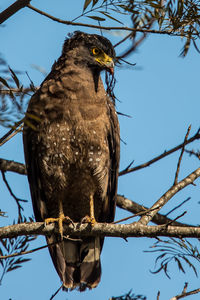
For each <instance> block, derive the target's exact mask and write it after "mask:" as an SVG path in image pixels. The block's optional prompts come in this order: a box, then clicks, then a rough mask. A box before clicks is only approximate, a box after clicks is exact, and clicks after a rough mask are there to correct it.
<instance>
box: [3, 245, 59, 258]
mask: <svg viewBox="0 0 200 300" xmlns="http://www.w3.org/2000/svg"><path fill="white" fill-rule="evenodd" d="M56 244H57V243H51V244H48V245H44V246H41V247H38V248H35V249H32V250H29V251H22V252H19V253H18V252H17V253H13V254H9V255H4V256H0V259H7V258H10V257H16V256H21V255H26V254H30V253H34V252H36V251H39V250H42V249H45V248H47V247H49V246H52V245H56Z"/></svg>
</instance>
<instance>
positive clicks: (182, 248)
mask: <svg viewBox="0 0 200 300" xmlns="http://www.w3.org/2000/svg"><path fill="white" fill-rule="evenodd" d="M151 248H152V249H153V250H148V251H145V252H150V253H161V254H160V255H159V256H158V257H157V258H156V260H155V265H156V264H160V265H159V267H158V268H157V269H156V270H155V271H152V273H154V274H155V273H159V272H160V271H162V270H163V271H164V273H165V275H166V276H167V277H168V278H170V276H169V272H168V269H169V264H170V263H173V262H174V263H175V264H176V265H177V266H178V269H179V271H181V272H183V273H185V268H184V264H186V265H188V266H189V267H190V268H192V270H193V271H194V273H195V275H196V276H197V274H198V273H197V268H196V267H195V266H194V264H193V263H192V262H191V260H190V259H194V260H195V261H197V262H198V263H200V252H199V250H198V248H197V247H196V246H193V245H192V244H191V243H190V242H189V241H188V240H186V239H174V238H170V239H168V240H161V239H158V240H157V242H156V243H155V244H154V245H153V246H151Z"/></svg>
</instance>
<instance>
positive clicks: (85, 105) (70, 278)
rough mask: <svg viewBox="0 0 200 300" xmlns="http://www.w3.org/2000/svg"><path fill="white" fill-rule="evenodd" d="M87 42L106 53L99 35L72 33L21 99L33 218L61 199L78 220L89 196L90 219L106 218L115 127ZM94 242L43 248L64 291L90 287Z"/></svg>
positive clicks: (96, 270)
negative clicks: (32, 90)
mask: <svg viewBox="0 0 200 300" xmlns="http://www.w3.org/2000/svg"><path fill="white" fill-rule="evenodd" d="M95 43H96V44H97V45H98V47H102V49H103V51H105V52H106V53H107V54H109V55H110V56H112V57H114V50H113V48H112V46H111V44H110V42H109V41H108V40H106V39H105V38H102V37H100V36H97V35H88V34H84V33H75V35H74V36H73V37H72V38H71V39H69V40H68V41H66V42H65V45H64V47H63V52H62V55H61V57H60V58H59V59H58V61H57V62H56V63H55V64H54V65H53V67H52V71H51V72H50V74H49V75H48V76H47V78H46V79H45V80H44V82H43V83H42V85H41V87H40V89H39V90H38V91H37V92H36V93H35V95H33V97H32V98H31V100H30V103H29V107H28V111H27V115H26V121H25V127H24V134H23V139H24V151H25V160H26V164H27V171H28V180H29V184H30V189H31V196H32V202H33V208H34V213H35V217H36V221H42V220H45V219H46V218H56V217H58V214H59V207H58V200H62V203H63V209H64V214H65V215H66V216H68V217H70V218H71V219H72V220H73V221H74V222H80V221H81V220H82V219H83V217H85V216H86V215H89V198H90V195H93V197H94V208H95V211H94V213H95V218H96V220H97V221H98V222H112V221H113V219H114V214H115V198H116V191H117V177H118V168H119V143H120V138H119V125H118V119H117V114H116V111H115V107H114V104H113V103H112V101H111V100H110V99H109V97H108V96H107V95H106V93H105V90H104V87H103V83H102V81H101V78H100V71H101V70H102V68H101V67H100V66H98V65H97V66H95V64H94V65H92V61H91V57H90V53H89V49H90V47H91V45H95ZM30 124H31V125H30ZM58 197H59V198H58ZM56 241H58V238H57V237H56V236H55V235H52V236H51V237H47V243H48V244H50V243H52V242H56ZM102 246H103V239H100V238H98V237H96V238H89V237H88V238H81V237H80V239H79V240H78V241H76V240H73V237H70V239H67V238H66V239H64V240H63V241H62V242H60V243H58V244H56V245H53V246H49V251H50V254H51V257H52V260H53V263H54V266H55V268H56V270H57V272H58V275H59V276H60V278H61V280H62V282H63V286H64V287H65V288H66V289H74V288H78V289H79V290H80V291H83V290H85V289H86V288H89V289H91V288H93V287H96V286H97V284H98V283H99V281H100V276H101V264H100V252H101V249H102Z"/></svg>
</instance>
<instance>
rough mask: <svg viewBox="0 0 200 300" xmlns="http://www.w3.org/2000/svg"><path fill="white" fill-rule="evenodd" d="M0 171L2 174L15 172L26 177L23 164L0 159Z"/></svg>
mask: <svg viewBox="0 0 200 300" xmlns="http://www.w3.org/2000/svg"><path fill="white" fill-rule="evenodd" d="M0 170H1V171H3V172H6V171H10V172H16V173H18V174H21V175H26V167H25V165H24V164H21V163H18V162H15V161H13V160H7V159H3V158H0Z"/></svg>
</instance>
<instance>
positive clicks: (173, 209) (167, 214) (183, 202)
mask: <svg viewBox="0 0 200 300" xmlns="http://www.w3.org/2000/svg"><path fill="white" fill-rule="evenodd" d="M189 200H191V197H188V198H187V199H185V200H184V201H182V202H181V203H180V204H178V205H177V206H175V207H174V208H172V209H171V210H170V211H169V212H168V213H166V214H165V216H169V215H170V214H171V213H172V212H174V211H175V210H177V209H178V208H180V207H181V206H182V205H183V204H185V203H186V202H188V201H189Z"/></svg>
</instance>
